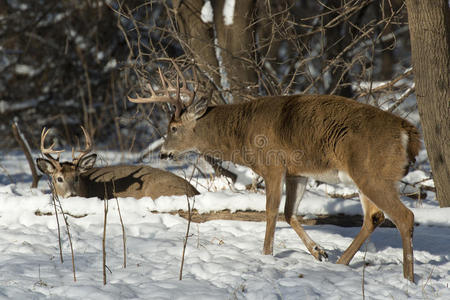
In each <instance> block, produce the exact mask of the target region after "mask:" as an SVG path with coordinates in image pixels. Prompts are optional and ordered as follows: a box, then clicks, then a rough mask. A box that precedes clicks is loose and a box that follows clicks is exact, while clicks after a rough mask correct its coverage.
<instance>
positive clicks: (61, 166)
mask: <svg viewBox="0 0 450 300" xmlns="http://www.w3.org/2000/svg"><path fill="white" fill-rule="evenodd" d="M81 129H82V130H83V133H84V136H85V139H86V146H85V148H84V149H83V150H81V151H80V154H79V155H78V156H75V153H74V151H72V162H68V161H65V162H60V161H59V158H60V154H61V153H62V152H64V150H54V149H53V147H54V146H55V144H54V143H53V144H52V145H51V146H49V147H48V148H46V147H45V138H46V137H47V135H48V133H49V131H50V130H48V129H46V128H44V129H43V130H42V133H41V153H42V155H43V156H45V157H46V158H38V159H36V164H37V166H38V168H39V170H41V172H43V173H44V174H47V175H48V176H50V178H51V180H52V184H53V187H54V189H55V192H56V193H57V195H58V196H61V197H63V198H66V197H71V196H76V195H79V194H80V188H81V186H80V175H81V174H82V173H84V172H86V171H88V170H89V169H91V168H92V167H94V165H95V161H96V159H97V154H95V153H93V154H89V152H91V151H92V141H91V138H90V137H89V134H88V133H87V132H86V130H85V129H84V127H81ZM52 154H53V155H55V154H56V155H57V156H56V158H55V157H53V156H52Z"/></svg>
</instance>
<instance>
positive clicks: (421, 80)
mask: <svg viewBox="0 0 450 300" xmlns="http://www.w3.org/2000/svg"><path fill="white" fill-rule="evenodd" d="M406 5H407V8H408V22H409V29H410V36H411V52H412V61H413V70H414V76H415V79H414V80H415V83H416V91H417V92H416V96H417V103H418V107H419V113H420V118H421V121H422V127H423V133H424V140H425V145H426V148H427V151H428V157H429V159H430V163H431V168H432V170H433V178H434V182H435V185H436V197H437V199H438V201H439V204H440V206H441V207H449V206H450V184H449V182H450V11H449V10H450V9H449V4H448V1H447V0H407V1H406Z"/></svg>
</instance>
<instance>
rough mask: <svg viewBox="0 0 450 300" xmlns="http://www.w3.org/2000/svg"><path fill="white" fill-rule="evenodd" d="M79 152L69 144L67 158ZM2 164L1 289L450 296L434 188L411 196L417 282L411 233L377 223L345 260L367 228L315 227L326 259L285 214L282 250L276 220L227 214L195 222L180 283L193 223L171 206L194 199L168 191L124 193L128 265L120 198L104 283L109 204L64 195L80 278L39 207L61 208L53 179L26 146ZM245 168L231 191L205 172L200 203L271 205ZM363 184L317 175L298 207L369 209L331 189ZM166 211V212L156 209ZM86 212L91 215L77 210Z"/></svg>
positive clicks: (111, 159) (448, 257)
mask: <svg viewBox="0 0 450 300" xmlns="http://www.w3.org/2000/svg"><path fill="white" fill-rule="evenodd" d="M66 152H70V151H66ZM99 154H100V156H102V157H103V160H101V161H105V162H107V163H116V162H118V160H119V159H120V158H121V157H123V155H122V154H121V153H114V152H104V153H99ZM34 155H35V157H36V156H37V153H34ZM64 155H67V156H66V157H64ZM134 156H135V155H125V157H126V158H125V159H126V160H127V161H134V160H135V157H134ZM421 156H424V154H423V153H421ZM68 157H70V153H63V157H62V159H65V158H68ZM151 161H152V165H153V166H155V167H160V168H165V169H169V170H170V171H173V172H175V173H177V174H179V175H183V174H191V173H192V166H190V165H186V164H185V163H183V162H175V163H174V162H170V161H169V162H162V161H159V160H155V159H152V160H151ZM201 164H202V163H199V167H203V166H202V165H201ZM0 166H1V168H0V170H2V171H1V173H0V207H1V209H0V257H1V259H0V299H44V298H64V299H131V298H133V299H140V298H142V299H149V298H151V299H192V298H195V299H343V298H344V299H345V298H347V299H361V298H362V293H363V290H362V283H363V278H364V295H365V297H366V298H367V299H386V298H389V299H390V298H392V299H450V288H449V283H450V252H449V250H448V249H449V248H450V238H449V236H450V209H448V208H445V209H440V208H438V205H437V203H436V200H435V195H434V193H432V192H427V193H428V194H427V197H426V198H425V199H422V200H421V201H420V202H418V201H417V200H412V199H410V198H406V197H402V201H403V203H404V204H405V205H407V206H408V207H409V208H411V210H412V211H413V212H414V214H415V221H416V223H417V224H418V225H417V226H416V227H415V231H414V256H415V257H414V259H415V276H416V283H414V284H413V283H410V282H409V281H407V280H405V279H404V278H403V275H402V248H401V240H400V237H399V233H398V231H397V230H396V229H395V228H377V230H376V231H375V232H374V233H373V235H372V236H371V238H370V241H369V242H368V243H366V244H365V245H364V246H363V248H362V250H361V251H359V252H358V253H357V254H356V255H355V257H354V258H353V260H352V262H351V263H350V265H349V266H343V265H337V264H335V263H334V262H335V261H336V260H337V259H338V257H339V256H340V255H341V254H342V253H343V251H344V250H345V249H346V247H348V245H349V244H350V243H351V241H352V239H353V238H354V237H355V236H356V234H357V233H358V231H359V228H357V227H338V226H334V225H315V226H304V227H305V229H306V230H307V232H308V233H309V234H310V235H311V237H312V238H313V239H314V240H315V241H316V242H317V243H318V244H320V245H321V246H322V247H323V248H324V249H325V250H326V251H327V253H328V255H329V260H328V261H327V262H319V261H316V260H314V259H313V257H312V256H311V255H310V254H309V253H308V252H307V250H306V247H305V246H304V245H303V244H302V242H301V241H300V239H299V238H298V236H297V235H296V233H295V232H294V230H292V229H291V228H290V227H289V226H288V225H287V223H285V222H278V223H277V227H276V234H275V242H274V255H273V256H267V255H262V254H261V250H262V244H263V240H264V233H265V222H245V221H226V220H216V221H208V222H205V223H199V224H196V223H192V224H191V228H190V233H191V236H190V237H189V239H188V243H187V248H186V257H185V264H184V270H183V280H182V281H179V280H178V276H179V269H180V261H181V252H182V244H183V239H184V236H185V233H186V227H187V221H186V220H185V219H183V218H181V217H179V216H178V215H171V214H167V213H162V212H168V211H173V210H178V209H186V207H187V202H186V201H187V200H186V198H185V197H162V198H159V199H157V200H156V201H153V200H151V199H145V198H144V199H141V200H136V199H133V198H121V199H119V203H120V210H121V213H122V217H123V220H124V225H125V230H126V236H127V267H126V268H124V267H123V250H122V249H123V246H122V228H121V225H120V221H119V217H118V211H117V206H116V202H115V201H114V200H113V201H109V209H110V210H109V215H108V225H107V241H106V253H107V258H106V264H107V266H108V271H107V284H106V285H103V284H102V267H101V266H102V254H101V253H102V252H101V251H102V250H101V249H102V234H103V205H104V203H103V202H102V201H100V200H99V199H95V198H91V199H85V198H81V197H73V198H69V199H62V207H63V209H64V211H65V212H68V213H70V215H69V216H68V222H69V224H70V232H71V235H72V241H73V246H74V253H75V269H76V276H77V281H76V282H74V281H73V275H72V264H71V258H70V249H69V241H68V238H67V235H66V234H65V227H64V225H61V230H62V244H63V254H64V263H61V262H60V261H59V250H58V238H57V225H56V219H55V216H53V215H47V216H45V215H44V216H38V215H36V214H35V212H36V211H37V210H39V211H40V212H41V213H46V212H53V210H54V209H53V206H52V205H51V196H50V193H49V188H48V186H47V183H46V181H45V180H41V181H40V184H39V188H38V189H30V188H29V186H30V183H31V176H30V175H29V173H30V172H29V169H28V164H27V162H26V159H25V157H24V156H23V155H22V154H21V153H20V152H5V151H0ZM234 171H236V172H237V173H238V174H239V176H240V177H239V179H238V183H237V184H235V185H232V189H230V184H229V183H228V182H227V181H226V180H225V179H223V178H213V177H211V178H197V177H194V179H193V180H192V184H194V185H195V186H196V187H197V188H198V189H199V190H200V192H202V194H201V195H199V196H197V197H196V198H195V203H194V202H193V204H194V206H195V208H196V209H198V210H199V211H200V212H210V211H216V210H222V209H230V210H231V211H236V210H258V211H263V210H264V205H265V196H264V193H263V192H262V191H259V192H250V191H246V190H245V189H244V185H245V184H246V183H248V182H251V176H252V172H251V171H249V170H248V169H245V168H243V167H239V166H236V167H235V168H234ZM426 178H427V176H426V174H425V173H424V172H423V171H420V170H416V171H414V172H412V173H410V174H409V175H408V177H405V178H404V179H403V180H404V181H406V182H410V183H417V184H416V186H417V185H419V184H426V185H431V182H429V181H431V180H428V181H423V180H424V179H426ZM421 181H423V182H421ZM418 182H421V183H418ZM404 188H405V187H404V186H400V189H401V190H402V189H404ZM354 191H355V190H354V189H352V188H348V187H344V186H331V185H324V184H321V185H319V186H316V184H314V183H313V182H310V184H309V185H308V191H307V192H306V194H305V196H304V200H303V201H302V203H301V206H300V208H299V211H300V212H301V214H307V215H315V214H323V213H346V214H359V213H361V208H360V204H359V201H358V200H357V199H356V198H355V199H347V200H342V199H331V198H329V197H327V194H342V195H346V194H351V193H353V192H354ZM283 198H284V197H283ZM283 201H284V199H283ZM280 207H281V208H282V207H283V203H282V204H281V206H280ZM155 210H157V211H159V213H154V212H153V213H152V211H155ZM280 211H282V209H280ZM84 214H87V216H85V217H81V218H75V217H73V216H76V215H84ZM60 223H61V224H63V221H62V219H61V217H60Z"/></svg>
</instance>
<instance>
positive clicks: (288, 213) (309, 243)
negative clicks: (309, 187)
mask: <svg viewBox="0 0 450 300" xmlns="http://www.w3.org/2000/svg"><path fill="white" fill-rule="evenodd" d="M307 182H308V178H307V177H303V176H287V177H286V204H285V206H284V217H285V218H286V222H287V223H288V224H289V225H291V227H292V228H293V229H294V230H295V232H296V233H297V234H298V236H299V237H300V239H301V240H302V241H303V244H305V246H306V248H307V249H308V251H309V252H310V253H311V254H312V256H314V257H315V258H316V259H317V260H320V261H322V259H327V258H328V254H327V253H326V252H325V251H324V250H323V249H322V248H321V247H320V246H318V245H317V244H316V243H315V242H314V241H313V240H312V239H311V237H310V236H309V235H308V234H307V233H306V231H305V230H304V229H303V226H302V225H301V224H300V222H299V221H298V219H297V209H298V206H299V204H300V201H301V200H302V197H303V194H304V192H305V189H306V183H307Z"/></svg>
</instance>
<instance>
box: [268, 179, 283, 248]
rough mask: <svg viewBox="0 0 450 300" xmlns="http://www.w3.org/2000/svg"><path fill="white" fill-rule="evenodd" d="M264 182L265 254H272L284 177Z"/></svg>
mask: <svg viewBox="0 0 450 300" xmlns="http://www.w3.org/2000/svg"><path fill="white" fill-rule="evenodd" d="M264 180H265V182H266V235H265V237H264V248H263V254H272V253H273V240H274V236H275V226H276V224H277V217H278V208H279V207H280V200H281V185H282V183H283V175H282V174H279V176H272V177H271V178H269V177H264Z"/></svg>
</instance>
